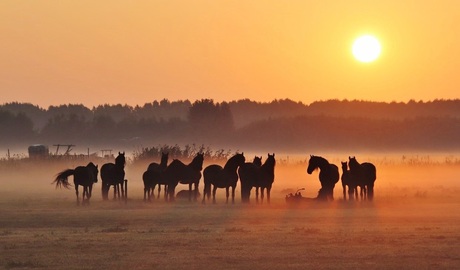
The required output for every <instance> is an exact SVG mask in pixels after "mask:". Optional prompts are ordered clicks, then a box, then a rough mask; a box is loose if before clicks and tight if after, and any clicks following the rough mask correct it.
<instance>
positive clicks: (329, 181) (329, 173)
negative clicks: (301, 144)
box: [307, 155, 339, 200]
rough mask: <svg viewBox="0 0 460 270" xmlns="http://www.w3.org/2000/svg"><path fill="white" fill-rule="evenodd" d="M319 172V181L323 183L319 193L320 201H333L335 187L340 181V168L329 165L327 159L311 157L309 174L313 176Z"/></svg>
mask: <svg viewBox="0 0 460 270" xmlns="http://www.w3.org/2000/svg"><path fill="white" fill-rule="evenodd" d="M318 168H319V170H320V172H319V181H320V183H321V189H320V190H319V191H318V197H317V199H319V200H333V199H334V187H335V184H336V183H337V182H338V181H339V168H338V167H337V166H336V165H334V164H331V163H329V161H327V160H326V159H325V158H323V157H319V156H313V155H310V160H309V161H308V168H307V173H308V174H312V172H313V171H314V170H316V169H318Z"/></svg>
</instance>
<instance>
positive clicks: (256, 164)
mask: <svg viewBox="0 0 460 270" xmlns="http://www.w3.org/2000/svg"><path fill="white" fill-rule="evenodd" d="M260 166H262V157H258V156H255V157H254V159H253V161H252V162H246V163H244V164H243V165H241V166H240V167H239V168H238V175H239V176H240V182H241V201H242V202H243V203H249V197H250V196H251V189H252V188H253V187H255V186H256V185H257V183H256V182H257V175H258V172H259V168H260Z"/></svg>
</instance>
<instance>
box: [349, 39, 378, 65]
mask: <svg viewBox="0 0 460 270" xmlns="http://www.w3.org/2000/svg"><path fill="white" fill-rule="evenodd" d="M381 50H382V49H381V46H380V42H379V41H378V39H377V38H376V37H374V36H371V35H364V36H360V37H358V38H357V39H356V40H355V42H354V43H353V47H352V52H353V55H354V57H355V58H356V60H358V61H360V62H363V63H370V62H372V61H374V60H376V59H377V58H378V57H379V55H380V52H381Z"/></svg>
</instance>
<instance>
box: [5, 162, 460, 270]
mask: <svg viewBox="0 0 460 270" xmlns="http://www.w3.org/2000/svg"><path fill="white" fill-rule="evenodd" d="M56 171H57V170H55V169H53V170H49V169H48V170H47V169H46V168H42V169H41V170H40V172H39V173H37V172H36V171H35V172H34V171H29V172H26V171H22V172H20V173H15V174H11V175H8V174H3V175H2V176H1V178H0V181H1V182H2V183H3V185H4V187H5V188H4V189H3V191H0V251H1V252H0V268H3V269H184V268H186V269H321V268H326V269H335V268H340V269H341V268H348V269H349V268H352V269H359V268H368V269H396V268H398V269H400V268H403V269H417V268H418V269H433V268H436V269H438V268H450V269H454V268H458V267H459V266H460V211H458V209H459V208H460V195H459V193H458V192H459V188H458V187H459V185H458V184H456V183H457V182H456V180H457V179H458V177H457V176H458V173H457V172H458V167H453V168H450V169H449V170H443V169H439V168H438V167H436V168H431V169H427V170H425V171H424V170H421V171H420V170H419V169H417V171H413V168H409V167H408V168H407V169H401V168H399V169H396V168H393V167H387V168H380V171H379V174H378V177H379V178H378V180H377V181H378V182H377V184H376V197H375V201H374V202H372V203H369V202H354V203H352V202H344V201H342V200H341V199H340V197H341V196H340V194H341V187H338V189H337V190H336V192H335V195H336V200H335V201H334V202H331V203H317V202H309V203H305V204H302V205H296V206H288V205H286V203H285V202H284V195H285V193H283V191H285V190H286V189H288V188H292V189H296V188H298V187H306V188H307V191H305V194H304V196H313V195H314V194H315V193H316V190H317V187H318V185H319V184H318V183H317V175H309V176H307V175H306V173H305V168H303V167H296V166H285V167H283V166H279V167H277V176H276V179H277V180H275V181H277V182H275V187H274V191H273V194H272V204H271V205H270V206H268V205H265V204H264V205H256V204H254V203H252V204H250V205H242V204H241V203H240V202H239V196H238V199H237V203H235V204H234V205H232V204H229V205H226V204H225V203H224V196H223V194H224V193H223V192H222V191H219V194H218V199H219V200H218V204H216V205H213V204H209V203H208V204H206V205H202V204H200V203H188V202H182V201H177V202H176V203H165V202H163V201H162V200H156V201H153V202H152V203H144V202H143V201H142V197H141V196H142V189H141V187H142V186H141V184H140V180H136V179H138V173H139V172H137V171H135V170H133V169H131V170H130V169H128V170H127V175H129V177H128V178H129V179H130V182H129V185H130V200H129V201H128V203H127V204H124V203H119V202H115V201H107V202H104V201H102V200H101V198H100V194H99V193H100V192H99V189H100V185H99V184H97V185H96V186H95V191H94V195H93V198H92V201H91V204H90V205H89V206H83V207H82V206H80V207H77V206H76V204H75V195H74V191H73V190H54V187H53V186H51V185H50V182H51V179H52V176H53V175H54V174H55V172H56ZM430 173H432V174H430ZM430 179H434V180H430ZM24 186H29V188H25V189H23V187H24ZM21 189H23V190H21ZM237 194H238V193H237Z"/></svg>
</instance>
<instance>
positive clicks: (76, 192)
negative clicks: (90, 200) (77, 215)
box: [75, 185, 80, 205]
mask: <svg viewBox="0 0 460 270" xmlns="http://www.w3.org/2000/svg"><path fill="white" fill-rule="evenodd" d="M75 194H76V195H77V205H80V197H79V196H78V185H75Z"/></svg>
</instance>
